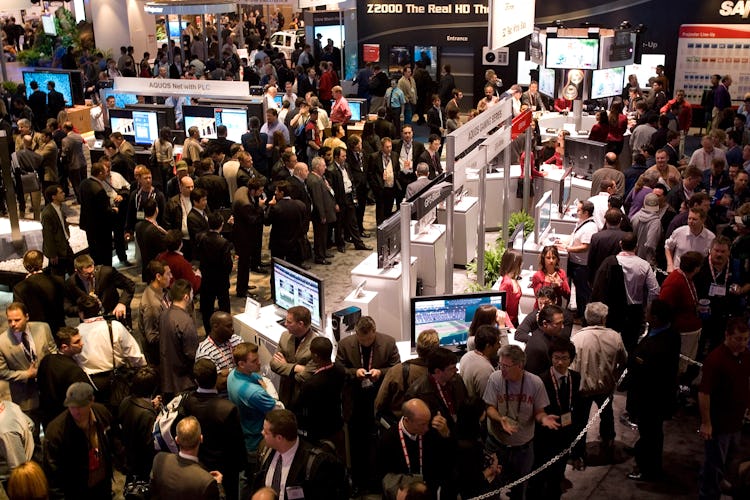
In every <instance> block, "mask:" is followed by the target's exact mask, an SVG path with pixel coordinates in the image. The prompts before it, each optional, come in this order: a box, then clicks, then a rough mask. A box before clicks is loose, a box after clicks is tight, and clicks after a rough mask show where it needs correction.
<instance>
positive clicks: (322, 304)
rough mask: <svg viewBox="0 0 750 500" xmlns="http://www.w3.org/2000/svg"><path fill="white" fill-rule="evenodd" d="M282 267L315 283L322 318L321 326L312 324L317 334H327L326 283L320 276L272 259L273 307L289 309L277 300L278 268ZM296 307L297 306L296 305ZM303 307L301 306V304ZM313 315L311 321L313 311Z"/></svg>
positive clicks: (276, 258)
mask: <svg viewBox="0 0 750 500" xmlns="http://www.w3.org/2000/svg"><path fill="white" fill-rule="evenodd" d="M277 265H278V266H281V267H284V268H286V269H287V270H288V271H291V272H294V273H297V274H299V275H301V276H303V277H305V278H307V279H309V280H312V281H315V282H316V284H317V286H318V295H319V297H318V304H319V305H318V315H319V316H320V325H315V323H314V322H311V326H312V328H313V329H314V330H315V331H317V332H321V333H322V332H325V326H326V306H325V295H326V294H325V282H324V281H323V279H322V278H320V277H319V276H317V275H315V274H313V273H311V272H309V271H305V270H304V269H302V268H301V267H298V266H295V265H294V264H291V263H289V262H287V261H285V260H283V259H280V258H278V257H272V258H271V283H270V284H271V301H272V302H273V305H274V306H276V307H278V308H279V309H282V310H284V311H286V310H287V309H286V308H285V307H283V306H281V305H280V304H279V303H278V302H277V300H276V266H277ZM295 305H296V304H295ZM300 305H301V304H300ZM310 313H311V319H313V318H314V315H313V314H312V313H313V311H310Z"/></svg>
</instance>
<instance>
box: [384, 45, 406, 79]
mask: <svg viewBox="0 0 750 500" xmlns="http://www.w3.org/2000/svg"><path fill="white" fill-rule="evenodd" d="M408 64H411V50H410V49H409V47H407V46H405V45H392V46H391V48H390V50H389V51H388V72H389V73H390V74H391V78H393V77H394V76H396V74H397V75H400V74H401V72H402V71H403V69H404V66H406V65H408Z"/></svg>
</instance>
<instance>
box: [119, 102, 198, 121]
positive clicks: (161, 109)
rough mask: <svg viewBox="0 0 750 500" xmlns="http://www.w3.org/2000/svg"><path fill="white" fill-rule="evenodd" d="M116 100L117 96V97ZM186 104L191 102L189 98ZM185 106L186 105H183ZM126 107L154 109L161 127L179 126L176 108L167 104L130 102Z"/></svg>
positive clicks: (143, 109) (145, 109) (141, 109)
mask: <svg viewBox="0 0 750 500" xmlns="http://www.w3.org/2000/svg"><path fill="white" fill-rule="evenodd" d="M115 102H117V98H116V97H115ZM185 104H190V101H189V98H187V99H186V102H185ZM183 106H184V105H183ZM125 108H127V109H132V110H134V111H135V110H140V111H154V112H155V113H156V115H157V117H158V121H159V127H169V128H177V124H176V123H175V121H176V116H175V108H174V106H169V105H166V104H139V103H138V102H135V103H128V104H126V105H125Z"/></svg>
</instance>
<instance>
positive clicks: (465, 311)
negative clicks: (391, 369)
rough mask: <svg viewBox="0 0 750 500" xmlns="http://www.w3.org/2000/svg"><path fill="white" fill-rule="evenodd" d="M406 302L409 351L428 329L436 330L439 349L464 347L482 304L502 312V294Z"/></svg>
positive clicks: (461, 295)
mask: <svg viewBox="0 0 750 500" xmlns="http://www.w3.org/2000/svg"><path fill="white" fill-rule="evenodd" d="M410 302H411V345H412V348H414V347H416V344H417V336H418V335H419V334H420V333H421V332H423V331H424V330H427V329H430V328H434V329H435V330H437V332H438V339H439V342H440V345H441V346H465V345H466V342H467V340H468V338H469V326H470V325H471V320H472V319H473V318H474V313H475V312H476V310H477V309H478V308H479V306H482V305H485V304H488V305H493V306H495V307H496V308H498V309H501V310H505V292H500V291H489V292H479V293H465V294H460V295H435V296H427V297H412V298H411V299H410Z"/></svg>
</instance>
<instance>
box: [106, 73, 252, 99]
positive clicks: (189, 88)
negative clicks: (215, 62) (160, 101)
mask: <svg viewBox="0 0 750 500" xmlns="http://www.w3.org/2000/svg"><path fill="white" fill-rule="evenodd" d="M114 90H115V91H117V92H125V93H129V94H143V95H161V96H170V95H184V96H196V95H201V96H202V97H238V96H248V95H250V84H249V83H248V82H229V81H225V80H172V79H166V78H129V77H115V86H114Z"/></svg>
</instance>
